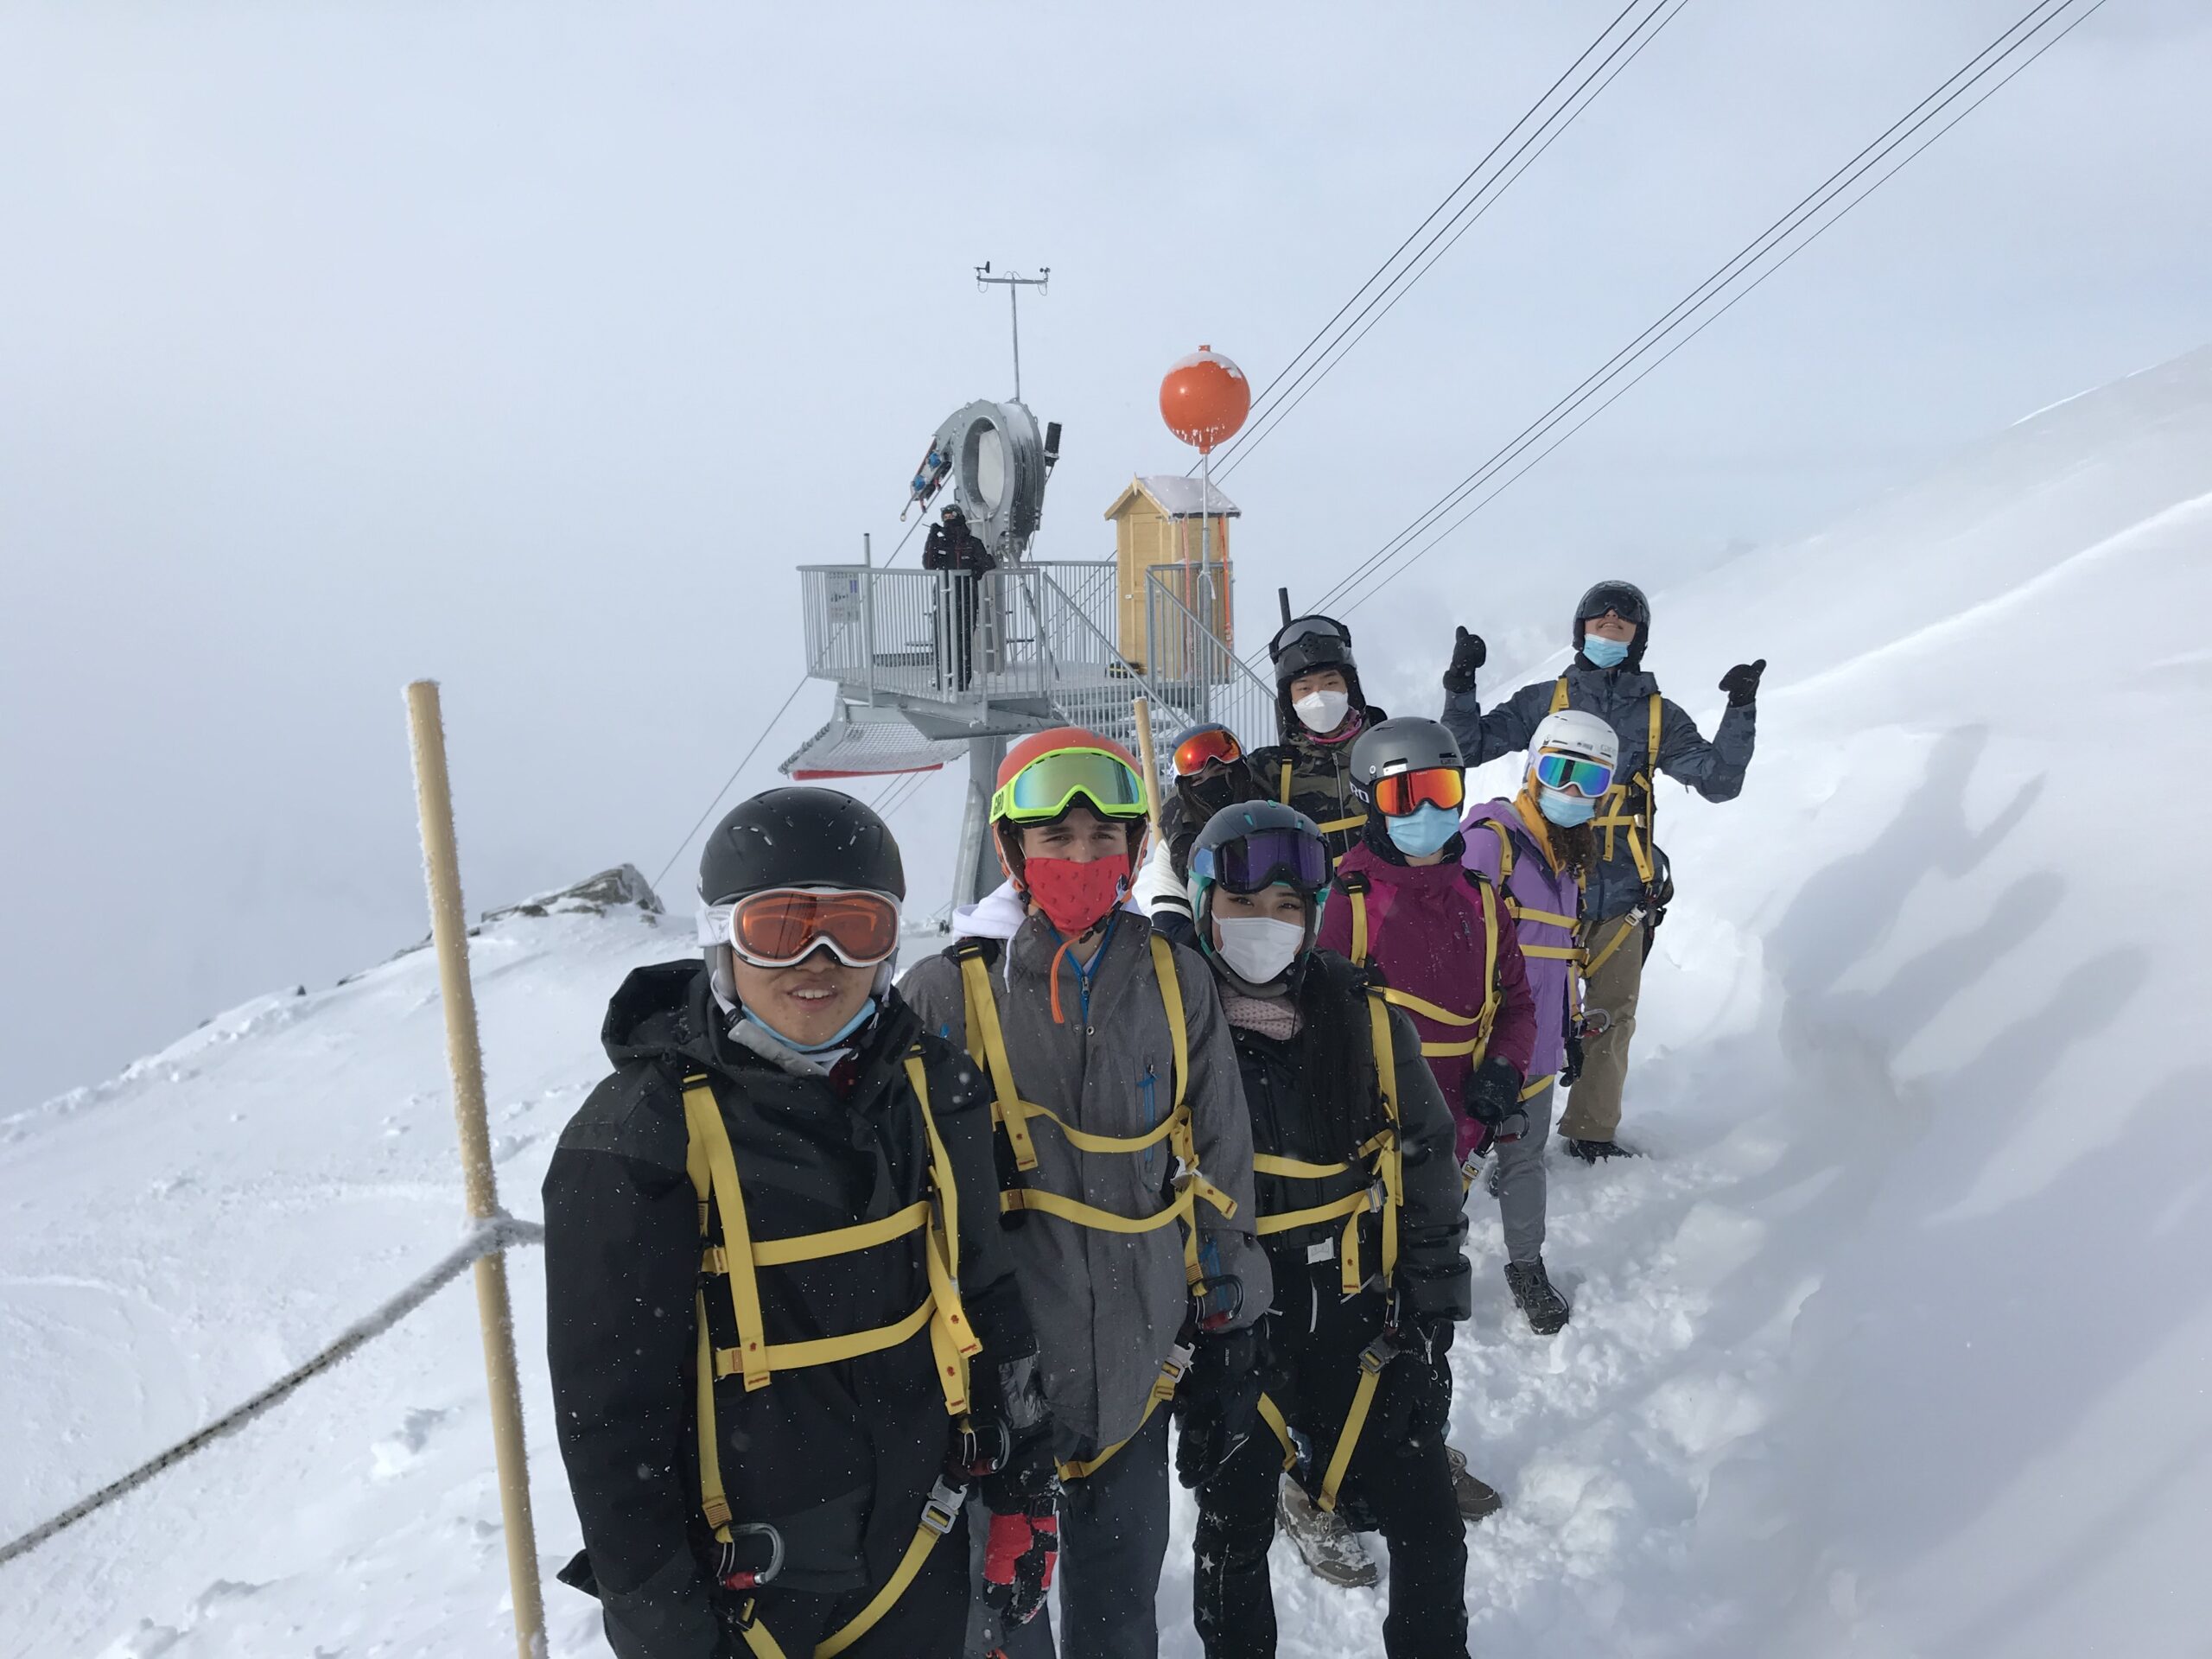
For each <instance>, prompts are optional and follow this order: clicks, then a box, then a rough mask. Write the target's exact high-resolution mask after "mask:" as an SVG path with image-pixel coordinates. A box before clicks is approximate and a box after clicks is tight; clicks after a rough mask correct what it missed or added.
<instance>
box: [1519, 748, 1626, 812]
mask: <svg viewBox="0 0 2212 1659" xmlns="http://www.w3.org/2000/svg"><path fill="white" fill-rule="evenodd" d="M1536 781H1537V782H1538V783H1540V784H1541V785H1543V786H1544V787H1545V788H1546V789H1560V790H1567V789H1571V790H1573V791H1576V792H1577V793H1579V794H1580V795H1582V796H1584V797H1586V798H1588V799H1590V800H1593V801H1594V800H1596V799H1597V798H1599V796H1601V795H1603V794H1604V793H1605V791H1607V790H1609V789H1611V787H1612V786H1613V769H1612V768H1611V766H1607V765H1606V764H1605V762H1604V761H1602V760H1584V759H1583V758H1582V757H1581V756H1580V755H1578V754H1561V753H1559V752H1558V751H1557V750H1548V751H1546V752H1545V753H1542V754H1540V755H1538V756H1537V757H1536Z"/></svg>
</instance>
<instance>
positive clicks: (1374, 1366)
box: [1359, 1330, 1399, 1376]
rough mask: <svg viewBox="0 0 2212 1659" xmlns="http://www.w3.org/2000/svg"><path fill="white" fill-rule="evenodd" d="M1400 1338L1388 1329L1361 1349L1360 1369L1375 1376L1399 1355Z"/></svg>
mask: <svg viewBox="0 0 2212 1659" xmlns="http://www.w3.org/2000/svg"><path fill="white" fill-rule="evenodd" d="M1398 1351H1399V1348H1398V1340H1397V1338H1395V1337H1394V1336H1392V1335H1391V1334H1390V1332H1389V1331H1387V1330H1385V1331H1383V1332H1382V1333H1381V1334H1379V1335H1378V1336H1376V1338H1375V1340H1374V1341H1372V1342H1370V1343H1369V1344H1367V1346H1366V1347H1364V1348H1363V1349H1361V1350H1360V1351H1359V1369H1360V1370H1363V1371H1366V1372H1369V1373H1370V1374H1372V1375H1375V1376H1380V1375H1381V1374H1382V1370H1383V1367H1384V1366H1385V1365H1388V1364H1389V1363H1390V1362H1391V1361H1392V1360H1393V1359H1395V1358H1396V1357H1397V1356H1398Z"/></svg>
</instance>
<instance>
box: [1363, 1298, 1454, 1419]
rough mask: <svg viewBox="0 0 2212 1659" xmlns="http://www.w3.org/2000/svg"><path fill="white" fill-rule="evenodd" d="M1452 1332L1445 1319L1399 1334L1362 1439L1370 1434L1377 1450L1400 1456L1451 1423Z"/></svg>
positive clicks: (1425, 1322)
mask: <svg viewBox="0 0 2212 1659" xmlns="http://www.w3.org/2000/svg"><path fill="white" fill-rule="evenodd" d="M1397 1340H1398V1342H1399V1344H1400V1345H1399V1348H1398V1351H1396V1352H1395V1354H1393V1355H1392V1356H1391V1357H1390V1358H1389V1361H1388V1362H1387V1363H1385V1364H1384V1365H1383V1381H1382V1383H1381V1385H1380V1386H1379V1387H1378V1388H1377V1389H1376V1394H1375V1406H1374V1409H1373V1414H1372V1416H1371V1417H1370V1421H1369V1423H1368V1425H1367V1429H1366V1433H1365V1434H1363V1435H1362V1437H1361V1438H1362V1439H1363V1440H1364V1439H1365V1438H1366V1435H1367V1434H1372V1435H1375V1436H1377V1437H1378V1438H1377V1439H1376V1441H1375V1444H1376V1446H1378V1447H1382V1448H1387V1449H1388V1450H1389V1451H1392V1452H1405V1451H1409V1450H1411V1449H1413V1448H1414V1446H1419V1445H1421V1444H1422V1443H1424V1442H1426V1441H1428V1440H1441V1439H1442V1438H1443V1435H1444V1431H1445V1430H1446V1427H1449V1426H1450V1424H1451V1421H1452V1361H1451V1358H1450V1351H1451V1347H1452V1321H1451V1320H1449V1319H1419V1320H1416V1321H1414V1324H1413V1325H1411V1326H1410V1327H1407V1328H1404V1329H1402V1330H1401V1332H1399V1334H1398V1338H1397Z"/></svg>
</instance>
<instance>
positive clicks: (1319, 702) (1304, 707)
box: [1290, 691, 1351, 736]
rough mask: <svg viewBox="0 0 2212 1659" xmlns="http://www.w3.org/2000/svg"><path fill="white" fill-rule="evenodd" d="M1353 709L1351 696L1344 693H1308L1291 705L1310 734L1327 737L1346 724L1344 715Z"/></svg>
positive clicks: (1292, 710)
mask: <svg viewBox="0 0 2212 1659" xmlns="http://www.w3.org/2000/svg"><path fill="white" fill-rule="evenodd" d="M1350 709H1351V696H1350V695H1349V694H1348V693H1346V692H1343V691H1308V692H1307V693H1306V695H1305V696H1302V697H1300V698H1299V700H1298V701H1297V702H1294V703H1292V704H1291V705H1290V711H1291V713H1293V714H1294V715H1297V716H1298V718H1299V720H1300V721H1301V722H1302V723H1303V724H1304V726H1305V728H1306V730H1307V731H1309V732H1317V733H1319V734H1322V735H1324V736H1326V735H1327V734H1329V733H1331V732H1333V731H1335V730H1336V729H1337V728H1338V727H1339V726H1341V725H1343V724H1344V715H1345V714H1346V713H1347V712H1348V711H1349V710H1350Z"/></svg>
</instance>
